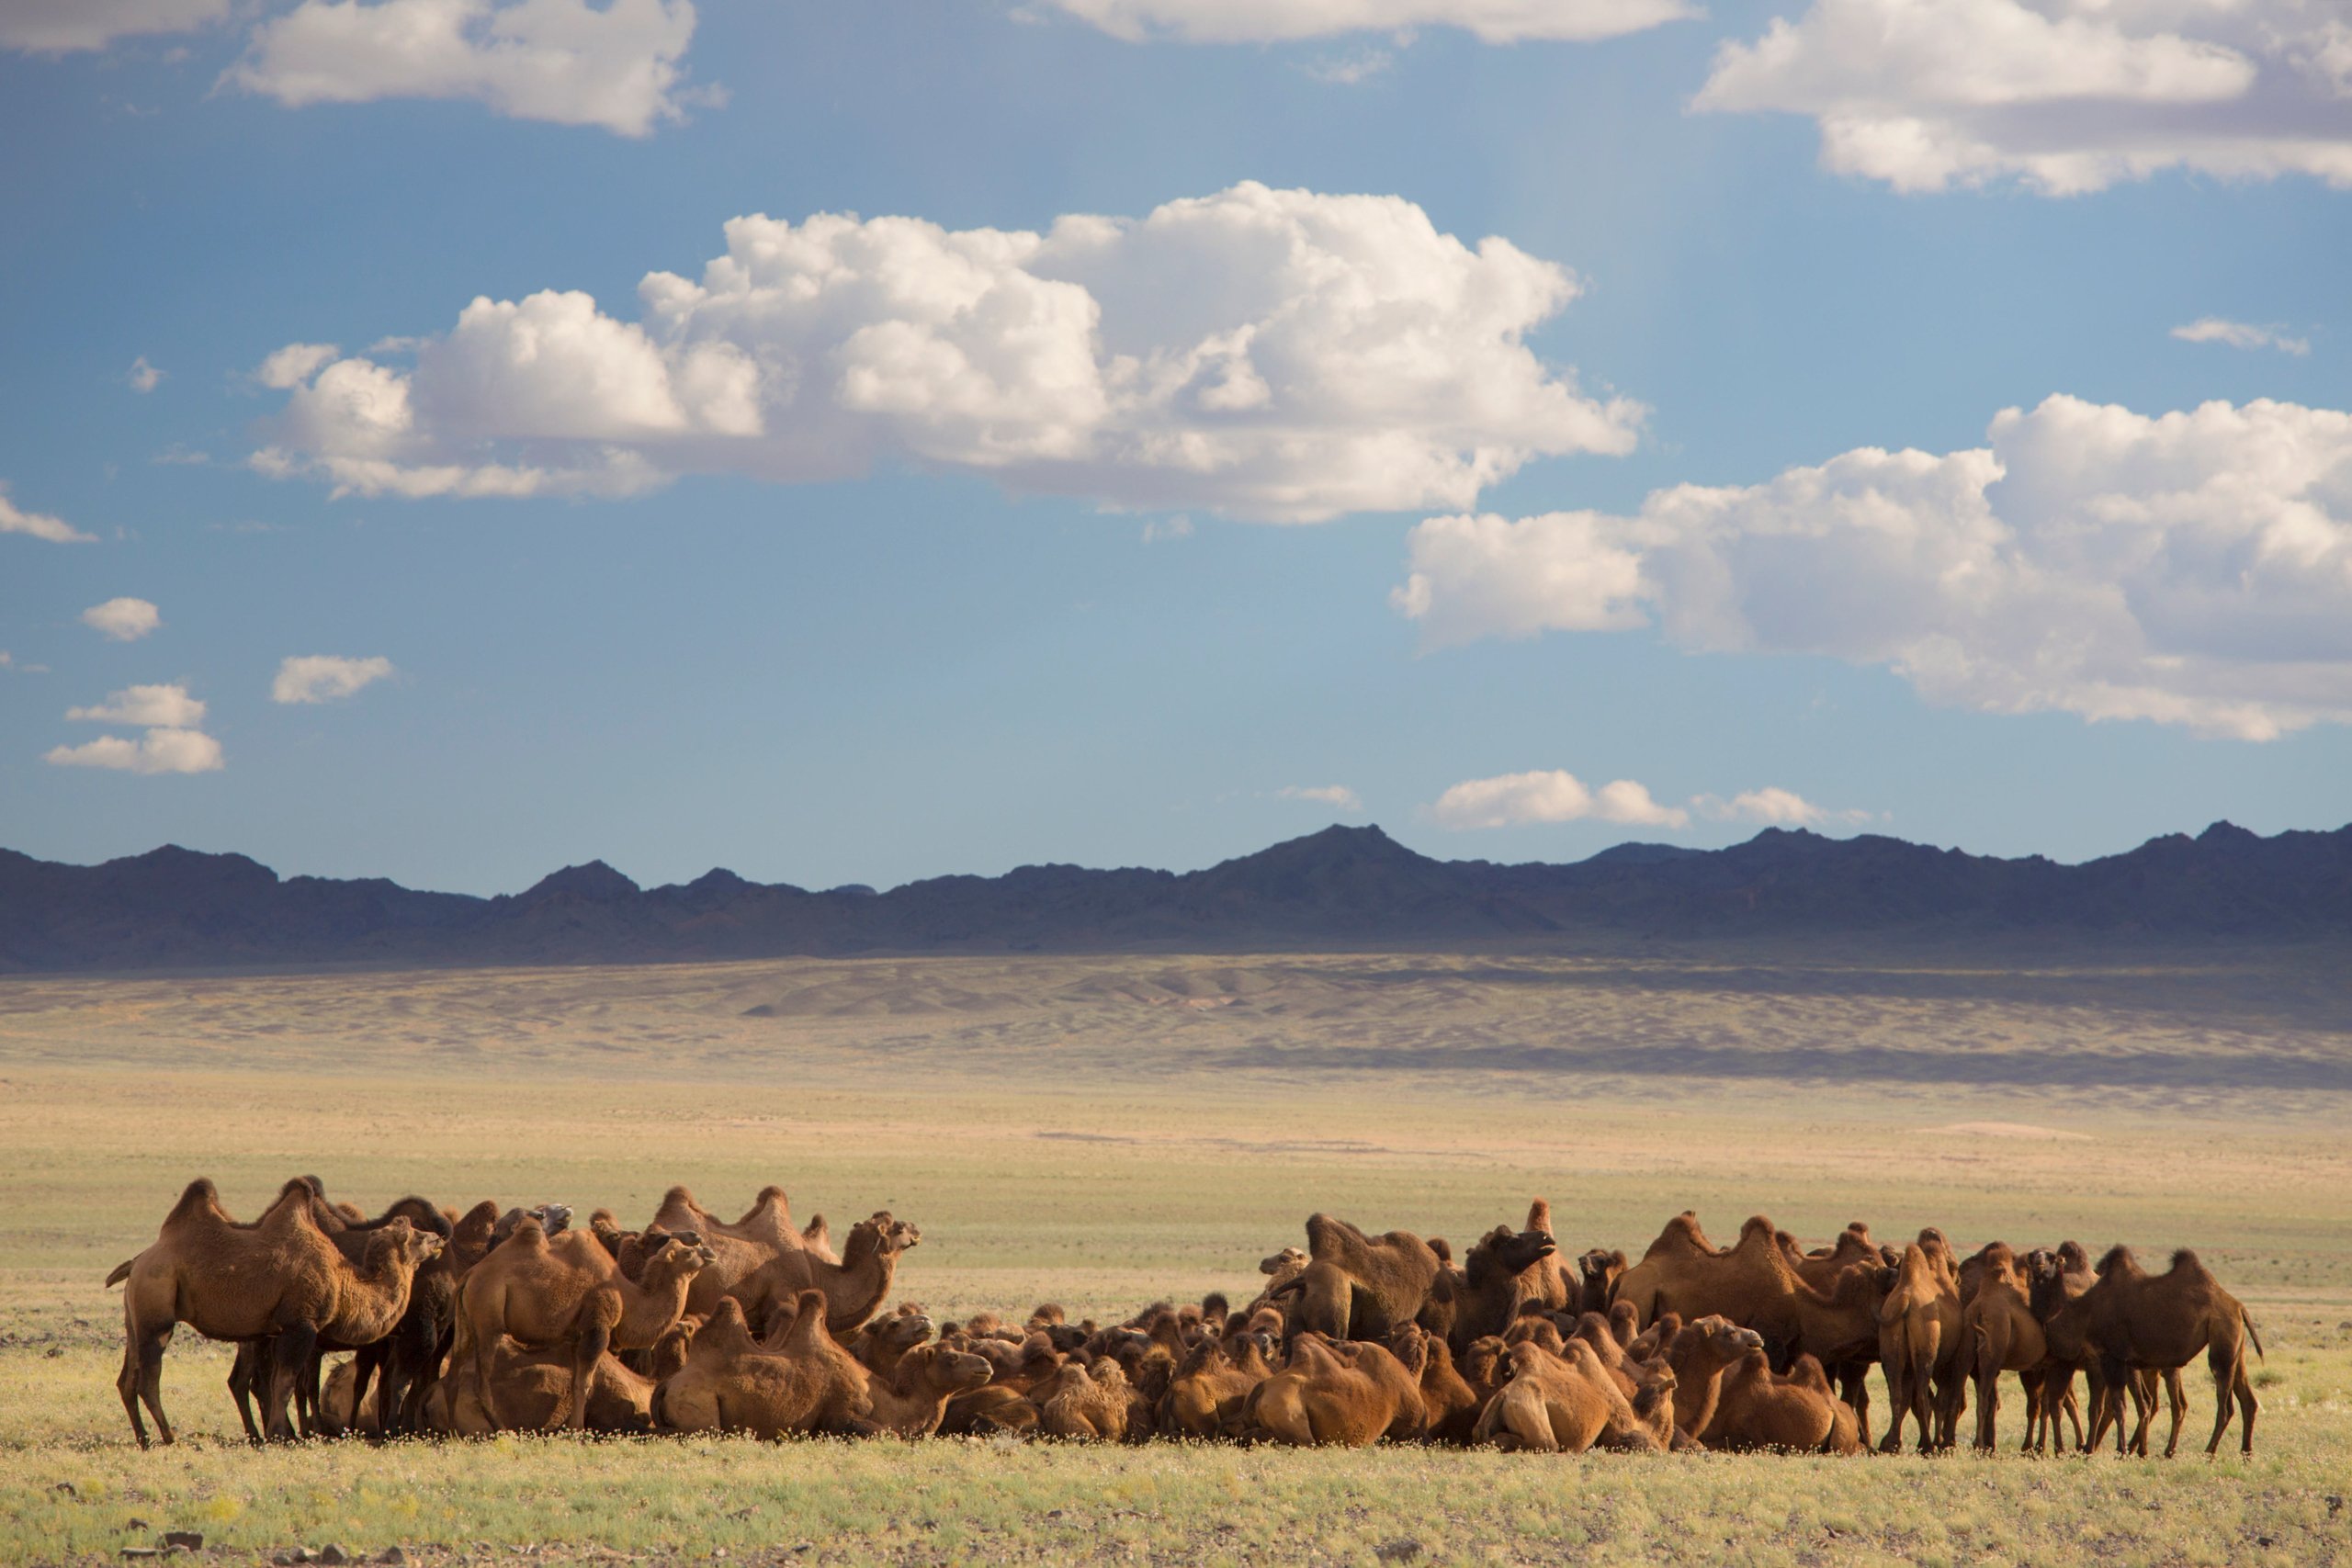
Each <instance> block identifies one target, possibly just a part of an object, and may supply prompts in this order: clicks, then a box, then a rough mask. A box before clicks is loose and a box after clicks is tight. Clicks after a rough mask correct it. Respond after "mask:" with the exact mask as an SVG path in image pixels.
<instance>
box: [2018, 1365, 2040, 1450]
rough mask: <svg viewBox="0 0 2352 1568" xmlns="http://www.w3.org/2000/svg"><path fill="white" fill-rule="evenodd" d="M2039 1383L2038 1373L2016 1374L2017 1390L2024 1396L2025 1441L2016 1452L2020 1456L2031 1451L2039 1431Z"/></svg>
mask: <svg viewBox="0 0 2352 1568" xmlns="http://www.w3.org/2000/svg"><path fill="white" fill-rule="evenodd" d="M2041 1382H2042V1378H2041V1373H2040V1372H2036V1371H2023V1372H2019V1373H2018V1390H2019V1391H2020V1392H2021V1393H2024V1395H2025V1440H2024V1441H2023V1442H2021V1443H2019V1444H2018V1452H2019V1453H2021V1454H2030V1453H2031V1452H2032V1451H2033V1445H2034V1440H2035V1438H2036V1435H2037V1434H2038V1433H2039V1432H2040V1431H2041Z"/></svg>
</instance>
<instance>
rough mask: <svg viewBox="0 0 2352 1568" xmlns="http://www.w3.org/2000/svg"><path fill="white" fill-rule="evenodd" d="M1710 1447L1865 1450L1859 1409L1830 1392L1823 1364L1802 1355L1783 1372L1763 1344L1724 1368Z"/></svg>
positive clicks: (1710, 1430)
mask: <svg viewBox="0 0 2352 1568" xmlns="http://www.w3.org/2000/svg"><path fill="white" fill-rule="evenodd" d="M1705 1441H1706V1445H1707V1447H1709V1448H1711V1449H1719V1450H1725V1451H1728V1452H1734V1453H1737V1452H1745V1451H1747V1450H1757V1449H1785V1450H1791V1451H1792V1452H1800V1453H1833V1454H1850V1453H1860V1451H1861V1448H1862V1444H1861V1438H1860V1433H1859V1432H1858V1431H1857V1429H1856V1427H1855V1423H1854V1413H1853V1412H1852V1411H1851V1410H1849V1409H1848V1408H1847V1407H1846V1406H1845V1404H1842V1403H1841V1402H1840V1401H1839V1400H1838V1397H1837V1396H1836V1395H1835V1394H1833V1393H1830V1391H1829V1379H1828V1377H1827V1376H1826V1374H1824V1373H1823V1371H1822V1370H1821V1363H1820V1362H1818V1361H1816V1360H1815V1359H1813V1358H1812V1357H1811V1356H1799V1357H1798V1358H1797V1359H1796V1364H1795V1365H1794V1366H1792V1368H1790V1370H1789V1371H1788V1373H1787V1374H1786V1375H1785V1376H1783V1375H1781V1374H1779V1373H1776V1372H1774V1371H1772V1368H1771V1365H1770V1362H1768V1361H1767V1360H1766V1359H1765V1357H1764V1351H1763V1349H1762V1348H1761V1347H1758V1348H1754V1349H1751V1350H1749V1351H1747V1353H1746V1354H1745V1355H1743V1356H1741V1357H1740V1359H1738V1360H1737V1361H1736V1362H1734V1363H1733V1364H1732V1365H1731V1366H1730V1367H1728V1368H1726V1369H1724V1373H1723V1381H1722V1383H1721V1386H1720V1389H1719V1391H1718V1393H1717V1395H1716V1400H1715V1413H1714V1416H1713V1419H1712V1420H1711V1421H1709V1422H1708V1424H1707V1437H1706V1439H1705Z"/></svg>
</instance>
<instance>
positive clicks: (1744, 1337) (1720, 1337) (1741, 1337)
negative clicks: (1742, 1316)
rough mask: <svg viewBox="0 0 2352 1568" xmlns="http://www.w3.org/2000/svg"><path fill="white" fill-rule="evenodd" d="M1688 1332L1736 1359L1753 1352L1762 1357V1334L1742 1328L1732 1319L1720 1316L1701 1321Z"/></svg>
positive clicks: (1707, 1317)
mask: <svg viewBox="0 0 2352 1568" xmlns="http://www.w3.org/2000/svg"><path fill="white" fill-rule="evenodd" d="M1688 1332H1695V1333H1696V1334H1698V1335H1699V1337H1701V1338H1702V1339H1706V1340H1709V1341H1712V1342H1713V1344H1714V1345H1715V1346H1716V1347H1717V1348H1720V1349H1722V1350H1723V1351H1724V1352H1725V1353H1726V1354H1728V1355H1730V1356H1732V1357H1735V1358H1736V1357H1739V1356H1744V1355H1746V1354H1747V1353H1748V1352H1749V1351H1751V1350H1752V1351H1755V1352H1756V1353H1758V1355H1761V1354H1762V1353H1763V1350H1764V1337H1763V1336H1762V1335H1761V1334H1758V1333H1757V1332H1756V1330H1754V1329H1752V1328H1742V1327H1740V1326H1739V1325H1737V1324H1735V1323H1734V1322H1732V1320H1731V1319H1729V1318H1727V1317H1724V1316H1721V1315H1720V1314H1713V1315H1709V1316H1706V1317H1702V1318H1701V1319H1699V1320H1698V1321H1697V1322H1696V1323H1693V1324H1692V1325H1691V1327H1690V1330H1689V1331H1688Z"/></svg>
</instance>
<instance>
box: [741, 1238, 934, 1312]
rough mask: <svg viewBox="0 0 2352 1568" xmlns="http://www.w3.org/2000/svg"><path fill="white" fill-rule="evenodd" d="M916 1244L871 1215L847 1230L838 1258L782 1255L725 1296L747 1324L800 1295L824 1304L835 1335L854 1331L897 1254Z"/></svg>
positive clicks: (880, 1295) (875, 1307) (873, 1308)
mask: <svg viewBox="0 0 2352 1568" xmlns="http://www.w3.org/2000/svg"><path fill="white" fill-rule="evenodd" d="M921 1242H922V1231H920V1230H918V1229H916V1228H915V1227H914V1226H913V1225H911V1224H908V1223H907V1222H905V1221H904V1220H897V1219H893V1218H891V1217H890V1214H889V1213H888V1211H887V1210H883V1211H877V1212H876V1213H875V1214H874V1215H873V1217H872V1218H870V1219H864V1220H860V1221H858V1222H857V1224H854V1225H852V1226H851V1227H850V1233H849V1242H848V1244H847V1245H846V1246H844V1247H842V1259H841V1261H840V1262H838V1263H829V1262H827V1261H826V1260H825V1259H824V1258H820V1257H818V1256H817V1255H816V1254H815V1253H813V1252H809V1251H798V1252H782V1253H778V1254H776V1255H775V1257H773V1258H769V1259H768V1260H767V1261H766V1262H764V1263H763V1264H761V1265H760V1266H759V1267H758V1268H757V1269H753V1270H752V1272H751V1273H750V1274H749V1275H747V1276H745V1277H744V1278H743V1279H742V1280H740V1281H738V1282H737V1283H736V1285H735V1286H734V1287H733V1288H732V1290H731V1291H730V1292H729V1294H731V1295H732V1296H734V1297H735V1298H736V1299H737V1300H739V1301H741V1303H743V1311H744V1313H745V1314H747V1316H748V1317H749V1319H750V1320H751V1321H752V1323H755V1324H757V1323H763V1322H764V1321H765V1320H766V1317H767V1314H769V1313H770V1312H772V1311H774V1310H775V1308H776V1307H777V1306H778V1305H779V1304H781V1303H786V1302H789V1301H790V1300H791V1299H792V1298H793V1297H794V1296H795V1295H797V1294H798V1293H799V1292H805V1291H811V1290H814V1291H818V1292H822V1293H823V1295H824V1297H825V1301H826V1308H825V1321H826V1323H827V1325H829V1326H830V1327H831V1329H832V1331H833V1332H834V1333H835V1334H847V1333H850V1332H852V1331H853V1330H854V1329H856V1328H858V1327H859V1326H861V1325H864V1324H865V1321H866V1320H867V1319H868V1318H870V1317H872V1316H873V1315H874V1314H875V1313H876V1312H877V1311H879V1310H880V1309H881V1305H882V1303H883V1301H884V1299H885V1298H886V1297H888V1295H889V1293H890V1282H891V1280H894V1279H895V1278H897V1275H898V1269H899V1254H900V1253H903V1252H905V1251H906V1250H907V1249H908V1248H910V1247H914V1246H916V1245H918V1244H919V1243H921Z"/></svg>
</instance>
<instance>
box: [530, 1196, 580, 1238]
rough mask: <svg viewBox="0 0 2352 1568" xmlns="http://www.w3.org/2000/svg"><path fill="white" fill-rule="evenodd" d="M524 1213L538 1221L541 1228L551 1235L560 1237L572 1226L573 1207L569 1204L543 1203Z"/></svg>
mask: <svg viewBox="0 0 2352 1568" xmlns="http://www.w3.org/2000/svg"><path fill="white" fill-rule="evenodd" d="M523 1212H524V1213H526V1214H528V1215H529V1216H530V1217H531V1218H533V1219H535V1220H537V1221H538V1222H539V1228H540V1229H541V1230H543V1231H545V1232H547V1233H548V1235H560V1234H561V1233H562V1232H563V1231H565V1230H568V1229H570V1228H571V1204H569V1203H542V1204H540V1205H539V1206H538V1207H537V1208H536V1209H526V1210H524V1211H523Z"/></svg>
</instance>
